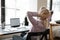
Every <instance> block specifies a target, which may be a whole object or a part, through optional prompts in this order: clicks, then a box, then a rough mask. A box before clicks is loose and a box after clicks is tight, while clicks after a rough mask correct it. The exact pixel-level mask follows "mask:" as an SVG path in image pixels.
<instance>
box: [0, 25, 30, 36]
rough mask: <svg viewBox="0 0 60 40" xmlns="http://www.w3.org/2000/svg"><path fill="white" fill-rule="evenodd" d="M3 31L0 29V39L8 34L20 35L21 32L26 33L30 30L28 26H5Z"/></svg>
mask: <svg viewBox="0 0 60 40" xmlns="http://www.w3.org/2000/svg"><path fill="white" fill-rule="evenodd" d="M5 27H6V28H5V29H1V28H0V37H1V36H5V35H10V34H16V33H22V32H28V31H29V30H30V26H23V27H21V26H20V27H15V28H14V27H10V26H5Z"/></svg>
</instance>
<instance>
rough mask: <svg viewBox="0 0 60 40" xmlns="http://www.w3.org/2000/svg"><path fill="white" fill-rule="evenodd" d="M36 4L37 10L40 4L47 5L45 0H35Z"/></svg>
mask: <svg viewBox="0 0 60 40" xmlns="http://www.w3.org/2000/svg"><path fill="white" fill-rule="evenodd" d="M37 6H38V7H37V10H39V8H40V7H42V6H44V7H47V0H37Z"/></svg>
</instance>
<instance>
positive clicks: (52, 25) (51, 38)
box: [50, 23, 60, 40]
mask: <svg viewBox="0 0 60 40" xmlns="http://www.w3.org/2000/svg"><path fill="white" fill-rule="evenodd" d="M54 26H60V24H56V23H50V40H54V38H53V32H52V27H54Z"/></svg>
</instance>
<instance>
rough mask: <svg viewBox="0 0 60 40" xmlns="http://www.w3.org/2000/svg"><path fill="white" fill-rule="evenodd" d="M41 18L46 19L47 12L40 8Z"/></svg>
mask: <svg viewBox="0 0 60 40" xmlns="http://www.w3.org/2000/svg"><path fill="white" fill-rule="evenodd" d="M40 16H41V19H46V18H48V16H49V13H48V12H47V11H44V10H42V11H41V13H40Z"/></svg>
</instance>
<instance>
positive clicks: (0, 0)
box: [0, 0, 1, 25]
mask: <svg viewBox="0 0 60 40" xmlns="http://www.w3.org/2000/svg"><path fill="white" fill-rule="evenodd" d="M0 25H1V0H0Z"/></svg>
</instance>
